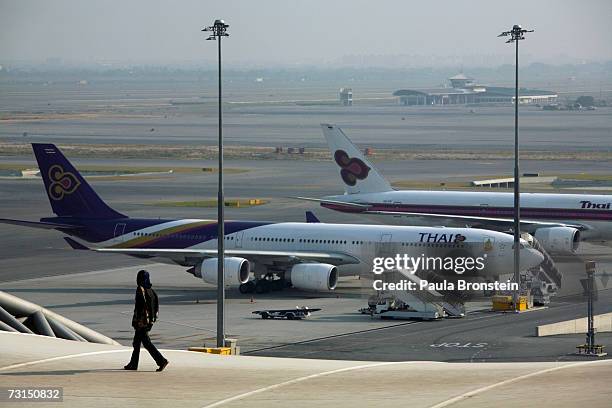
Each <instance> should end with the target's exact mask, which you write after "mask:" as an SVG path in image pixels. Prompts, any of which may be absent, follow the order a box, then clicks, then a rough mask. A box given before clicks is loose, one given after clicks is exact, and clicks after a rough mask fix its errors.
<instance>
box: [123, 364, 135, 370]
mask: <svg viewBox="0 0 612 408" xmlns="http://www.w3.org/2000/svg"><path fill="white" fill-rule="evenodd" d="M123 369H124V370H131V371H136V370H138V367H134V366H133V365H130V364H128V365H126V366H123Z"/></svg>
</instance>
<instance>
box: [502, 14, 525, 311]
mask: <svg viewBox="0 0 612 408" xmlns="http://www.w3.org/2000/svg"><path fill="white" fill-rule="evenodd" d="M532 32H533V30H526V29H524V28H522V27H521V26H520V25H518V24H515V25H514V26H513V27H512V30H510V31H504V32H503V33H501V34H499V35H498V37H507V36H510V38H509V39H508V40H507V41H506V44H509V43H513V42H514V43H516V54H515V65H514V69H515V72H514V247H513V248H514V282H515V283H517V284H518V285H519V289H517V290H515V291H514V293H513V295H512V304H513V306H514V310H515V311H516V310H518V304H519V290H520V271H519V269H520V243H521V207H520V180H519V133H518V106H519V84H518V67H519V41H520V40H524V39H525V33H532Z"/></svg>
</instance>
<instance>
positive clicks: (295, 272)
mask: <svg viewBox="0 0 612 408" xmlns="http://www.w3.org/2000/svg"><path fill="white" fill-rule="evenodd" d="M337 283H338V268H336V267H335V266H334V265H330V264H324V263H311V264H308V263H303V264H297V265H294V266H293V267H292V268H291V284H292V285H293V286H294V287H295V288H297V289H303V290H314V291H330V290H334V289H335V288H336V284H337Z"/></svg>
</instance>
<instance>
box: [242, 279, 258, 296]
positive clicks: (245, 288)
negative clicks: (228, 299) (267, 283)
mask: <svg viewBox="0 0 612 408" xmlns="http://www.w3.org/2000/svg"><path fill="white" fill-rule="evenodd" d="M238 290H239V291H240V293H242V294H243V295H245V294H247V293H253V292H255V283H253V281H249V282H247V283H243V284H242V285H240V286H239V287H238Z"/></svg>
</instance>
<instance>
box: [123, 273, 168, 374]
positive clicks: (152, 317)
mask: <svg viewBox="0 0 612 408" xmlns="http://www.w3.org/2000/svg"><path fill="white" fill-rule="evenodd" d="M136 283H137V284H138V287H137V288H136V298H135V301H134V315H133V316H132V327H133V328H134V341H133V342H132V345H133V346H134V351H132V358H131V359H130V362H129V363H128V364H127V365H126V366H125V367H123V368H124V369H125V370H138V358H139V357H140V344H141V343H142V345H143V346H144V348H146V349H147V351H148V352H149V354H151V357H153V359H154V360H155V362H156V363H157V365H158V368H157V370H156V371H158V372H160V371H163V370H164V368H166V366H167V365H168V360H166V359H165V358H164V356H162V355H161V353H160V352H159V350H157V348H155V346H154V345H153V343H151V339H150V338H149V331H150V330H151V328H152V327H153V323H154V322H155V321H156V320H157V315H158V313H159V303H158V299H157V293H155V291H154V290H153V288H152V285H151V279H150V276H149V272H147V271H145V270H140V271H138V275H136Z"/></svg>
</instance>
